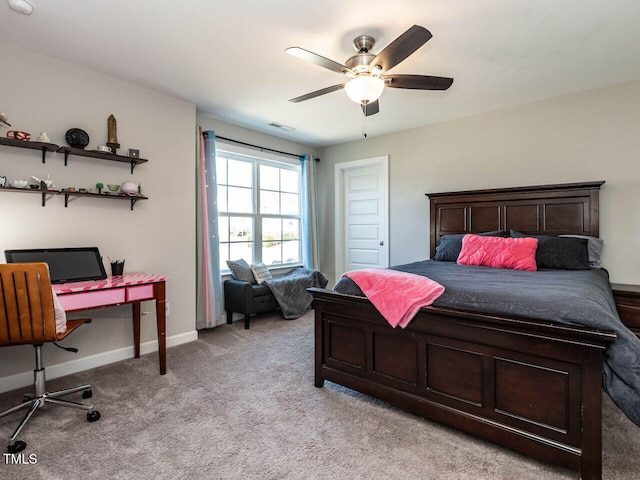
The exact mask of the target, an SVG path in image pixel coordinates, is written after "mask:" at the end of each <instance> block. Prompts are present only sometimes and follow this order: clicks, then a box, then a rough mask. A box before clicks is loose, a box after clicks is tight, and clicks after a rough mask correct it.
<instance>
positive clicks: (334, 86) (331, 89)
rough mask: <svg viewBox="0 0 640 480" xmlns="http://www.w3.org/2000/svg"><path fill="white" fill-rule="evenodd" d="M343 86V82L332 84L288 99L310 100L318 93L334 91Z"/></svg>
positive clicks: (297, 100) (294, 100) (317, 95)
mask: <svg viewBox="0 0 640 480" xmlns="http://www.w3.org/2000/svg"><path fill="white" fill-rule="evenodd" d="M343 88H344V83H341V84H339V85H333V86H331V87H327V88H323V89H321V90H316V91H315V92H311V93H307V94H306V95H301V96H299V97H296V98H292V99H290V100H289V101H290V102H293V103H298V102H304V101H305V100H310V99H312V98H316V97H319V96H320V95H324V94H326V93H331V92H335V91H336V90H342V89H343Z"/></svg>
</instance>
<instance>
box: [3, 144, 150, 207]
mask: <svg viewBox="0 0 640 480" xmlns="http://www.w3.org/2000/svg"><path fill="white" fill-rule="evenodd" d="M0 145H6V146H9V147H16V148H27V149H29V150H40V151H41V152H42V163H45V157H46V154H47V152H57V153H62V154H64V165H65V166H66V165H67V161H68V159H69V155H76V156H79V157H90V158H97V159H99V160H108V161H110V162H121V163H128V164H129V165H131V173H133V169H134V168H135V166H136V165H138V164H140V163H146V162H148V161H149V160H147V159H144V158H135V157H125V156H123V155H116V154H114V153H106V152H100V151H97V150H84V149H82V148H74V147H61V146H59V145H56V144H54V143H45V142H31V141H25V140H16V139H14V138H4V137H0ZM0 192H14V193H39V194H40V195H42V206H43V207H44V206H45V205H46V202H47V200H48V199H49V198H50V197H52V196H53V195H64V206H65V207H67V206H68V205H69V202H70V201H71V200H70V197H94V198H95V197H99V198H109V199H114V200H129V201H130V202H131V210H133V206H134V205H135V204H136V202H137V201H138V200H148V197H146V196H144V195H141V194H136V195H127V194H124V193H120V194H106V193H94V192H77V191H74V192H69V191H68V190H41V189H35V188H14V187H8V186H5V187H0Z"/></svg>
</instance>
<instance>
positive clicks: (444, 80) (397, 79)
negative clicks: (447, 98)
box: [382, 75, 453, 90]
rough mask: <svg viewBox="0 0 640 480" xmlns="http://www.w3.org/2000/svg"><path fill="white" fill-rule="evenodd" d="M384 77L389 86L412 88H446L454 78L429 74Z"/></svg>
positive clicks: (386, 84)
mask: <svg viewBox="0 0 640 480" xmlns="http://www.w3.org/2000/svg"><path fill="white" fill-rule="evenodd" d="M382 78H384V84H385V86H387V87H392V88H409V89H412V90H446V89H447V88H449V87H450V86H451V84H452V83H453V78H448V77H432V76H429V75H384V76H383V77H382Z"/></svg>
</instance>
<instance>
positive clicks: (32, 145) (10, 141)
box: [0, 137, 60, 163]
mask: <svg viewBox="0 0 640 480" xmlns="http://www.w3.org/2000/svg"><path fill="white" fill-rule="evenodd" d="M0 145H8V146H10V147H17V148H28V149H30V150H40V151H41V152H42V163H45V158H46V156H47V152H57V151H58V150H59V149H60V147H59V146H58V145H56V144H54V143H45V142H28V141H25V140H16V139H15V138H4V137H0Z"/></svg>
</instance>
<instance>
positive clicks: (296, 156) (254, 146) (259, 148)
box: [216, 135, 304, 158]
mask: <svg viewBox="0 0 640 480" xmlns="http://www.w3.org/2000/svg"><path fill="white" fill-rule="evenodd" d="M216 138H217V139H219V140H226V141H227V142H233V143H237V144H239V145H244V146H245V147H251V148H257V149H258V150H260V151H267V152H273V153H279V154H280V155H288V156H290V157H295V158H302V157H304V155H298V154H296V153H289V152H282V151H280V150H274V149H273V148H267V147H261V146H260V145H253V144H251V143H247V142H241V141H240V140H234V139H232V138H226V137H220V136H218V135H216Z"/></svg>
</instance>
